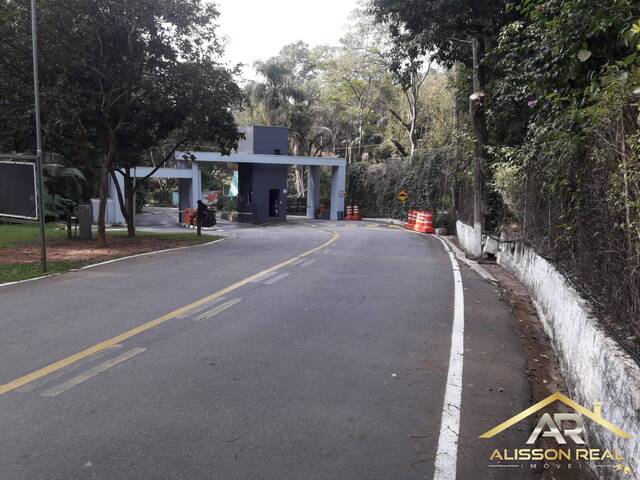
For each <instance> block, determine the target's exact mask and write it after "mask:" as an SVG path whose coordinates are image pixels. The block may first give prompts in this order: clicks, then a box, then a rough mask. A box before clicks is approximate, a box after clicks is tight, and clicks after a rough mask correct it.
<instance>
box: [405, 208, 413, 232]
mask: <svg viewBox="0 0 640 480" xmlns="http://www.w3.org/2000/svg"><path fill="white" fill-rule="evenodd" d="M415 225H416V211H415V210H409V213H407V223H405V224H404V228H406V229H407V230H413V227H415Z"/></svg>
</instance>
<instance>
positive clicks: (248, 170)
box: [94, 125, 346, 223]
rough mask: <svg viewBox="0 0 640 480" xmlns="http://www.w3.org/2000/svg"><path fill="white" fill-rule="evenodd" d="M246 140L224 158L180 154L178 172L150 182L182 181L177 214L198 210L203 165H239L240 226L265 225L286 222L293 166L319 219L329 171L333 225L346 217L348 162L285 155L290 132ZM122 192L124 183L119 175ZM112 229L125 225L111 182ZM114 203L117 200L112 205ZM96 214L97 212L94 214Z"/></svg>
mask: <svg viewBox="0 0 640 480" xmlns="http://www.w3.org/2000/svg"><path fill="white" fill-rule="evenodd" d="M244 134H245V139H244V140H242V141H241V142H240V143H239V147H238V151H237V152H236V153H232V154H231V155H229V156H227V155H225V156H223V155H221V154H220V153H215V152H202V151H192V152H177V153H176V159H177V161H176V165H177V167H176V168H160V169H158V170H157V171H156V172H155V173H153V175H151V177H155V178H177V179H179V199H180V201H179V211H180V212H183V211H184V210H185V209H186V208H195V207H196V206H197V202H198V200H200V199H202V198H203V196H202V175H201V172H200V165H202V164H204V163H209V162H218V163H236V164H238V213H239V220H240V221H241V222H247V223H265V222H269V221H274V220H284V219H286V216H287V198H288V189H287V174H288V168H289V166H291V165H304V166H307V167H308V175H307V218H309V219H315V218H318V210H319V207H320V178H321V175H320V169H321V167H329V168H331V206H330V215H329V216H330V219H331V220H338V218H339V212H344V192H345V183H346V160H345V159H343V158H337V157H302V156H292V155H283V154H282V152H286V151H287V150H288V144H289V141H288V129H287V128H284V127H264V126H257V125H256V126H250V127H245V128H244ZM152 171H153V168H152V167H137V168H136V169H135V170H134V175H135V176H136V178H143V177H145V176H147V175H149V174H150V173H151V172H152ZM116 177H117V178H118V181H119V183H120V184H121V188H124V187H123V185H122V184H123V180H122V176H121V175H120V174H116ZM110 196H111V199H110V200H109V201H110V202H113V211H110V209H109V208H108V216H109V220H108V223H124V218H123V217H122V213H121V212H120V208H119V206H118V201H117V196H116V188H115V184H114V183H113V180H112V181H111V185H110ZM112 199H115V201H114V200H112ZM94 210H96V211H97V209H94Z"/></svg>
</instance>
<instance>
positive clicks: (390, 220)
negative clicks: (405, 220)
mask: <svg viewBox="0 0 640 480" xmlns="http://www.w3.org/2000/svg"><path fill="white" fill-rule="evenodd" d="M362 221H363V222H379V223H390V224H392V225H400V226H402V220H396V219H395V218H363V219H362Z"/></svg>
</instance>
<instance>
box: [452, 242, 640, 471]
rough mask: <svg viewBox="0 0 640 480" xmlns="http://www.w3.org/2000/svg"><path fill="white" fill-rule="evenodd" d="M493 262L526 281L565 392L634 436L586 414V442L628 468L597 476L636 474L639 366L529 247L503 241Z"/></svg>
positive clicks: (638, 460)
mask: <svg viewBox="0 0 640 480" xmlns="http://www.w3.org/2000/svg"><path fill="white" fill-rule="evenodd" d="M458 238H459V239H460V237H458ZM460 242H461V243H462V240H460ZM498 263H500V265H502V266H504V267H505V268H507V269H508V270H510V271H511V272H513V273H514V274H515V275H516V276H517V278H518V279H519V280H520V281H521V282H522V283H523V284H525V285H526V286H527V287H528V289H529V292H530V294H531V297H532V300H533V302H534V304H535V306H536V309H537V310H538V314H539V316H540V319H541V320H542V323H543V325H544V328H545V331H546V333H547V335H549V337H550V338H551V340H552V343H553V346H554V349H555V351H556V353H557V355H558V358H559V360H560V363H561V366H562V370H563V373H564V376H565V378H566V380H567V383H568V387H569V389H570V391H569V392H566V393H567V394H568V395H570V396H571V397H572V398H573V399H574V400H575V401H577V402H578V403H580V404H581V405H583V406H585V407H587V408H590V409H591V408H592V407H593V404H594V402H597V401H601V402H603V409H602V416H603V417H604V418H605V419H607V420H608V421H610V422H611V423H613V424H614V425H617V426H618V427H620V428H621V429H623V430H624V431H626V432H628V433H630V434H631V435H633V437H634V438H632V439H630V440H626V439H624V438H619V437H617V436H616V435H614V434H613V433H611V432H610V431H609V430H607V429H605V428H603V427H600V426H599V425H596V424H594V423H593V422H591V421H590V420H589V419H586V421H585V424H586V425H587V427H588V434H589V440H590V443H591V446H592V447H596V448H598V447H599V448H609V449H616V450H618V451H619V452H621V453H622V455H623V456H624V457H625V460H626V465H628V466H630V467H631V468H632V469H633V472H634V473H633V474H632V475H631V477H630V476H629V475H627V476H624V477H623V476H622V475H619V476H618V474H617V473H614V472H613V469H610V468H599V469H598V473H599V474H600V475H601V476H602V478H616V479H617V478H620V479H623V478H624V479H628V478H637V479H640V367H638V365H637V364H636V363H635V362H634V361H633V359H632V358H631V357H630V356H629V355H628V354H627V353H626V352H625V351H624V350H623V349H622V348H620V346H619V345H618V344H617V343H616V342H615V340H613V339H612V338H610V337H609V336H608V335H607V334H606V332H605V330H604V329H603V328H602V327H601V326H600V325H599V323H598V320H597V319H596V318H595V317H594V316H593V315H592V313H591V307H590V305H589V303H588V302H587V301H586V300H584V299H583V298H582V297H581V296H580V295H579V294H578V292H577V291H576V290H575V289H574V288H573V287H572V286H571V285H570V284H569V282H567V280H566V279H565V278H564V276H562V274H560V273H559V272H558V271H557V270H556V268H555V267H554V266H553V265H552V264H551V263H550V262H548V261H547V260H545V259H544V258H542V257H541V256H539V255H537V254H536V253H535V252H534V251H533V249H532V248H530V247H527V246H524V245H522V244H514V243H504V244H502V245H501V247H500V252H499V253H498Z"/></svg>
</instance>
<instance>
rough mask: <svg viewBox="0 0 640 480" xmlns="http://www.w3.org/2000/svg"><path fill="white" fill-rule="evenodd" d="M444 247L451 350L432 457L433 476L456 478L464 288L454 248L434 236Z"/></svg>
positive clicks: (462, 352) (462, 351)
mask: <svg viewBox="0 0 640 480" xmlns="http://www.w3.org/2000/svg"><path fill="white" fill-rule="evenodd" d="M437 238H438V239H439V240H440V241H441V242H442V244H443V246H444V247H445V249H446V251H447V253H448V255H449V259H450V260H451V267H452V269H453V279H454V310H453V326H452V329H451V353H450V355H449V371H448V373H447V385H446V389H445V393H444V404H443V407H442V422H441V424H440V436H439V437H438V451H437V453H436V458H435V471H434V473H433V480H455V478H456V465H457V463H458V462H457V459H458V440H459V434H460V409H461V407H462V372H463V361H464V289H463V286H462V275H460V267H459V265H458V261H457V260H456V257H455V255H454V253H453V251H452V250H451V249H450V248H448V245H447V243H446V242H445V241H444V240H443V239H442V238H440V237H437Z"/></svg>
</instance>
